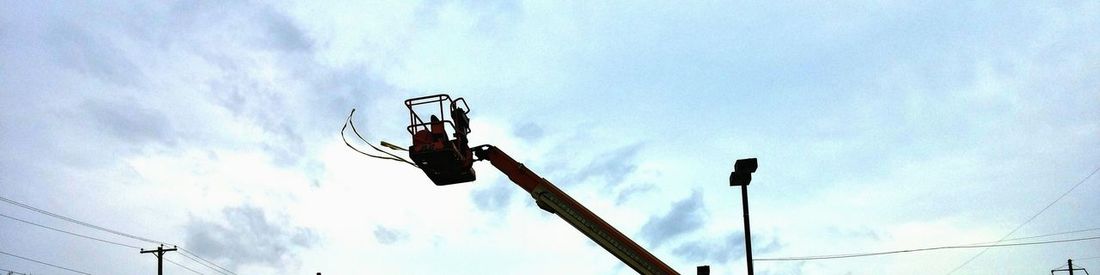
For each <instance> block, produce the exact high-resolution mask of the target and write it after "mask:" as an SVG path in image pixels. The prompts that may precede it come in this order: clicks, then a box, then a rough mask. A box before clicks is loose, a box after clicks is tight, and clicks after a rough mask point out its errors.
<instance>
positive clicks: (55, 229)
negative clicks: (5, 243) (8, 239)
mask: <svg viewBox="0 0 1100 275" xmlns="http://www.w3.org/2000/svg"><path fill="white" fill-rule="evenodd" d="M0 217H5V218H9V219H12V220H16V221H19V222H23V223H26V224H30V225H34V226H38V227H41V228H45V229H49V230H53V231H57V232H61V233H65V234H69V235H73V236H77V237H81V238H86V239H91V240H96V241H101V242H105V243H109V244H113V245H118V246H125V247H129V248H134V249H141V247H137V246H132V245H128V244H124V243H118V242H114V241H108V240H104V239H100V238H96V237H92V236H86V235H81V234H77V233H73V232H69V231H65V230H61V229H57V228H53V227H49V226H45V225H41V224H37V223H33V222H30V221H26V220H23V219H19V218H16V217H12V216H8V215H4V214H3V213H0Z"/></svg>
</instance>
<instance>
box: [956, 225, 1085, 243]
mask: <svg viewBox="0 0 1100 275" xmlns="http://www.w3.org/2000/svg"><path fill="white" fill-rule="evenodd" d="M1097 230H1100V227H1095V228H1089V229H1081V230H1073V231H1065V232H1058V233H1050V234H1043V235H1038V236H1030V237H1020V238H1011V239H1004V240H1002V241H999V242H982V243H972V244H994V243H1000V242H1005V241H1019V240H1028V239H1036V238H1042V237H1050V236H1058V235H1066V234H1073V233H1081V232H1089V231H1097Z"/></svg>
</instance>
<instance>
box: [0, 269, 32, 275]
mask: <svg viewBox="0 0 1100 275" xmlns="http://www.w3.org/2000/svg"><path fill="white" fill-rule="evenodd" d="M0 272H7V273H8V275H11V274H19V275H26V273H19V272H13V271H9V270H4V268H0Z"/></svg>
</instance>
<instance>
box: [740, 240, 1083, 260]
mask: <svg viewBox="0 0 1100 275" xmlns="http://www.w3.org/2000/svg"><path fill="white" fill-rule="evenodd" d="M1096 239H1100V236H1096V237H1087V238H1077V239H1065V240H1052V241H1040V242H1028V243H1009V244H982V245H950V246H938V247H926V248H916V249H904V250H892V251H882V252H869V253H853V254H833V255H816V256H799V257H783V258H763V259H754V261H770V262H778V261H810V260H827V259H840V258H855V257H867V256H879V255H888V254H899V253H910V252H920V251H930V250H943V249H964V248H992V247H1006V246H1022V245H1039V244H1051V243H1064V242H1077V241H1087V240H1096Z"/></svg>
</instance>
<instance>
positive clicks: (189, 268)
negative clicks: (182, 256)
mask: <svg viewBox="0 0 1100 275" xmlns="http://www.w3.org/2000/svg"><path fill="white" fill-rule="evenodd" d="M164 261H165V262H168V263H169V264H174V265H176V266H179V267H184V270H187V271H190V272H191V273H195V274H199V275H205V274H202V273H200V272H197V271H195V270H191V267H187V266H184V265H182V264H179V263H176V262H174V261H172V260H168V259H165V260H164Z"/></svg>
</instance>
